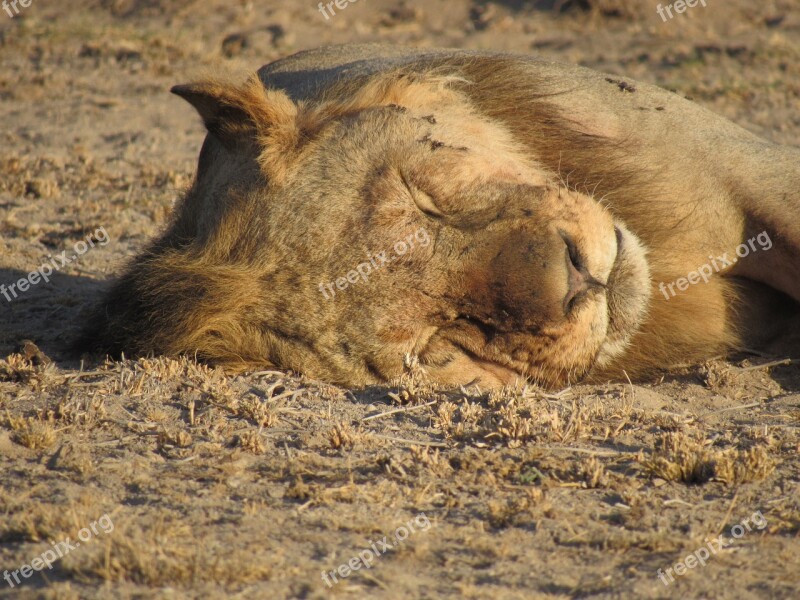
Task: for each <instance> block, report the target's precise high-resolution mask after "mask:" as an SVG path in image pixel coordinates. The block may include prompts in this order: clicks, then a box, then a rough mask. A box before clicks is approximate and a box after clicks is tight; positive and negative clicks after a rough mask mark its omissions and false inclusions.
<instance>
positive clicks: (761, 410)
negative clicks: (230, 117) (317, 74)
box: [0, 0, 800, 599]
mask: <svg viewBox="0 0 800 600" xmlns="http://www.w3.org/2000/svg"><path fill="white" fill-rule="evenodd" d="M15 4H16V3H15ZM29 4H30V6H29V7H27V8H26V7H22V6H21V5H19V4H16V5H17V8H19V10H20V14H19V15H17V16H15V17H14V18H11V17H9V16H7V14H6V13H5V11H0V120H1V122H2V126H0V283H5V284H10V283H13V282H16V281H17V280H19V279H20V277H23V276H26V275H27V273H29V272H30V271H33V270H35V269H37V268H38V267H39V266H40V265H44V264H52V263H51V262H50V261H51V259H50V258H49V257H50V256H52V257H53V259H52V260H59V259H58V257H59V256H60V255H61V253H62V252H63V251H66V255H65V256H66V258H67V259H69V262H68V263H67V264H65V265H63V266H62V267H61V268H60V270H59V271H57V272H55V273H53V274H52V276H51V277H50V278H49V279H50V281H49V282H40V283H39V284H38V285H35V286H33V287H31V289H29V290H26V291H24V292H23V291H20V292H19V296H18V297H17V298H13V297H12V298H11V301H7V300H6V299H5V298H3V297H2V296H0V357H6V358H5V360H0V577H3V576H4V575H5V572H6V571H8V572H9V573H8V577H9V579H0V597H8V598H12V597H13V598H40V597H42V598H64V599H68V598H70V599H71V598H134V597H135V598H200V597H230V598H327V597H341V598H364V597H370V598H493V599H505V598H677V597H681V598H798V597H800V460H798V453H799V452H800V435H798V433H799V431H800V363H798V362H797V361H795V362H792V361H790V360H787V361H783V360H782V359H791V358H800V357H797V356H794V357H793V356H790V355H786V356H765V355H759V354H754V353H750V354H742V355H740V356H736V357H729V358H728V359H716V360H713V361H711V362H709V363H707V364H704V365H687V366H686V367H685V368H682V369H678V370H674V371H672V372H669V373H665V374H664V376H663V377H660V378H659V379H658V380H656V381H647V382H634V383H628V382H625V383H621V384H620V383H613V384H609V385H606V386H594V387H588V386H578V387H572V388H570V389H568V390H564V391H562V392H559V393H557V394H546V393H544V392H542V391H541V390H537V389H534V388H525V389H519V390H513V391H507V392H504V393H502V394H486V393H483V392H482V391H481V390H478V389H461V390H455V391H454V390H436V389H431V388H430V387H429V386H427V385H426V384H425V383H424V381H421V379H420V378H419V377H418V376H417V375H415V374H413V373H412V374H410V375H409V376H408V378H407V379H406V380H403V381H400V382H397V384H396V385H394V386H391V387H386V388H372V389H367V390H344V389H340V388H335V387H332V386H328V385H324V384H321V383H319V382H315V381H310V380H307V379H304V378H301V377H292V376H288V375H286V374H283V373H276V372H263V373H256V374H251V375H247V376H239V377H230V376H227V375H225V374H224V373H221V372H219V371H215V370H213V369H210V368H208V367H206V366H203V365H198V364H196V363H194V362H192V361H190V360H168V359H163V358H155V359H141V360H125V361H121V362H107V363H101V364H88V363H87V364H78V363H76V362H74V361H70V359H69V357H68V356H67V355H66V354H65V346H66V344H67V343H68V341H69V340H70V339H71V337H72V336H73V335H74V334H75V332H76V329H77V327H78V325H79V324H80V322H81V319H82V318H85V311H86V308H87V306H89V305H90V304H91V303H92V302H93V301H94V300H95V299H96V298H97V297H98V294H100V293H101V291H102V289H103V288H104V287H105V285H107V283H106V282H107V280H108V279H109V278H110V277H112V276H113V275H114V274H115V273H118V272H119V271H120V269H121V267H122V265H123V264H124V261H125V260H126V259H127V258H128V257H130V256H131V255H132V254H133V253H134V252H135V251H136V250H137V249H139V248H141V247H142V245H143V244H144V242H145V241H146V240H147V239H148V238H150V237H151V236H153V235H154V234H155V233H156V232H158V231H159V229H160V228H161V227H163V226H164V224H165V221H166V218H167V215H168V213H169V211H170V208H171V206H172V204H173V202H174V201H175V198H176V197H177V196H178V194H179V193H180V191H181V190H182V189H183V188H184V187H185V186H186V185H187V184H188V183H189V182H190V181H191V178H192V174H193V170H194V166H195V161H196V156H197V154H198V152H199V148H200V143H201V141H202V138H203V129H202V125H201V123H200V122H199V119H198V118H197V117H196V115H195V114H194V112H193V110H191V109H190V107H189V106H188V105H186V104H185V102H183V101H182V100H180V99H178V98H177V97H174V96H171V95H170V94H169V93H168V89H169V87H170V86H171V85H173V84H175V83H181V82H186V81H188V80H190V79H192V78H193V77H194V76H195V75H197V74H198V72H200V71H202V70H204V69H217V70H219V69H221V70H225V71H235V72H242V73H243V74H244V73H247V72H248V71H251V70H254V69H256V68H258V67H259V66H261V65H262V64H264V63H266V62H269V61H271V60H274V59H276V58H279V57H281V56H283V55H286V54H289V53H292V52H295V51H298V50H301V49H305V48H309V47H314V46H317V45H322V44H327V43H344V42H353V41H383V42H392V43H404V44H410V45H416V46H425V47H427V46H454V47H463V48H493V49H498V50H508V51H515V52H529V53H538V54H540V55H542V56H545V57H548V58H552V59H555V60H560V61H565V62H575V63H580V64H583V65H586V66H590V67H593V68H597V69H600V70H604V71H607V72H609V73H613V74H616V75H623V76H625V77H626V78H631V80H639V81H647V82H652V83H656V84H659V85H662V86H664V87H667V88H673V89H676V90H679V91H680V92H682V93H684V94H686V95H688V96H691V97H693V98H694V99H695V100H696V101H697V102H699V103H701V104H703V105H704V106H707V107H709V108H711V109H712V110H715V111H717V112H719V113H721V114H723V115H725V116H727V117H729V118H731V119H732V120H734V121H736V122H737V123H739V124H741V125H742V126H744V127H745V128H747V129H749V130H751V131H753V132H755V133H757V134H759V135H761V136H763V137H766V138H768V139H771V140H774V141H777V142H781V143H786V144H798V140H800V0H766V1H765V2H753V1H752V0H748V1H745V0H727V1H726V2H721V1H720V0H708V1H707V6H705V7H704V6H702V5H701V4H697V6H695V7H692V8H687V9H686V11H685V12H684V13H681V14H678V13H676V12H675V11H674V10H673V15H674V16H673V18H672V19H668V20H666V21H663V20H662V18H661V17H659V16H658V14H657V13H656V5H657V3H656V2H655V1H654V0H653V1H650V0H647V1H641V2H634V1H629V2H625V1H624V0H578V1H570V0H560V1H555V2H549V3H547V2H539V3H530V2H520V1H511V0H509V1H507V2H492V3H488V2H481V1H475V2H471V1H468V0H412V1H408V2H405V3H401V2H397V1H394V0H360V1H359V2H357V3H354V4H352V5H349V6H347V8H345V9H344V10H341V11H339V12H337V14H336V15H335V16H334V17H332V18H329V19H328V20H326V19H325V17H324V16H323V15H322V14H321V13H320V12H319V11H318V10H317V7H316V2H314V1H313V0H308V1H307V2H297V1H292V2H277V1H274V0H272V1H265V2H252V1H250V0H229V1H228V2H222V1H220V0H207V1H204V2H200V1H193V0H141V1H137V0H100V1H97V0H94V1H89V0H78V1H71V2H55V1H54V0H32V2H29ZM9 6H11V5H9ZM10 10H12V12H13V9H11V8H10ZM87 239H89V240H91V244H89V243H87V242H86V240H87ZM79 254H80V256H78V255H79ZM24 340H32V341H33V343H26V342H24ZM34 343H35V345H34ZM776 361H782V362H777V363H776ZM92 528H94V529H92ZM720 535H722V536H724V538H723V539H722V540H718V538H719V536H720ZM384 536H385V539H384ZM715 542H716V545H715ZM724 542H729V543H724ZM709 544H711V545H710V546H709ZM387 546H389V547H388V548H387ZM723 546H724V547H723ZM690 555H692V557H691V558H687V557H689V556H690ZM40 557H41V559H46V561H47V562H50V564H51V565H52V568H47V565H46V564H45V563H44V562H43V561H42V560H41V559H40ZM701 559H702V560H701ZM367 563H369V568H367ZM677 563H682V564H681V565H678V564H677ZM703 563H704V564H703ZM26 565H31V566H32V567H33V568H35V567H37V566H38V567H39V570H38V571H36V570H33V568H30V567H26ZM20 569H21V571H20ZM668 569H672V570H671V571H669V575H667V570H668ZM659 570H661V571H660V573H661V576H659ZM13 571H16V572H17V575H14V574H13V573H12V572H13ZM348 571H350V572H348ZM323 573H325V574H326V575H324V576H323ZM26 575H29V577H26ZM15 576H16V577H17V578H18V581H19V583H17V581H15V580H14V577H15ZM670 577H671V578H672V580H670ZM329 584H330V585H329ZM12 585H13V587H12Z"/></svg>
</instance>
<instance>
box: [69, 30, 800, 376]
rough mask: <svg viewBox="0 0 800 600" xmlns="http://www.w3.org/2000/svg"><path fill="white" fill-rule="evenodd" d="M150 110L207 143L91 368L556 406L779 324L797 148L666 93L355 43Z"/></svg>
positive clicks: (96, 333) (488, 56) (794, 211)
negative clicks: (131, 364)
mask: <svg viewBox="0 0 800 600" xmlns="http://www.w3.org/2000/svg"><path fill="white" fill-rule="evenodd" d="M172 92H174V93H175V94H177V95H178V96H180V97H181V98H183V99H185V100H186V101H188V102H189V103H190V104H191V105H192V106H193V107H194V108H195V109H196V110H197V112H198V113H199V115H200V117H201V118H202V120H203V122H204V124H205V127H206V129H207V135H206V138H205V141H204V143H203V146H202V150H201V152H200V156H199V163H198V167H197V174H196V177H195V179H194V182H193V184H192V185H191V188H190V189H189V190H188V191H187V192H186V193H185V195H184V197H183V198H182V201H181V202H180V204H179V205H178V206H177V208H176V209H175V211H174V215H173V217H172V219H171V222H170V224H169V226H168V227H167V228H166V230H165V232H164V233H163V234H162V235H160V236H159V237H158V238H157V239H156V240H155V241H153V242H152V243H151V244H150V245H149V247H147V248H146V249H145V250H144V251H143V252H142V253H141V254H140V255H139V256H138V257H136V258H135V259H134V260H133V261H132V262H131V264H130V265H129V266H128V268H127V270H126V272H125V273H124V274H123V275H122V276H121V277H120V278H119V280H118V281H117V282H116V283H115V284H114V285H113V286H112V287H111V289H110V291H109V292H108V293H107V295H106V296H105V297H104V299H103V301H102V302H101V305H100V307H99V310H98V312H97V313H96V314H95V316H94V317H92V319H91V326H90V327H89V328H88V330H87V332H86V335H85V337H84V340H88V341H89V343H90V345H91V346H92V347H93V349H95V350H100V351H104V352H107V353H110V354H120V353H123V352H124V353H125V354H126V355H128V356H130V355H137V354H139V355H141V354H150V353H153V354H165V355H191V356H196V357H197V358H198V359H201V360H204V361H209V362H211V363H214V364H219V365H222V366H224V367H225V368H228V369H230V370H232V371H247V370H255V369H260V368H265V367H266V368H280V369H284V370H290V371H294V372H298V373H303V374H305V375H307V376H309V377H311V378H314V379H318V380H323V381H327V382H330V383H333V384H339V385H343V386H349V387H360V386H366V385H371V384H380V383H385V382H390V381H392V380H394V379H396V378H397V377H399V376H401V375H402V374H403V373H405V372H406V371H407V370H408V369H409V368H411V367H412V366H413V367H415V368H418V369H419V370H421V371H422V372H424V373H425V376H426V377H428V378H429V380H430V381H432V382H434V383H437V384H442V385H447V386H449V385H453V386H457V385H469V384H478V385H479V386H481V387H483V388H497V387H502V386H510V385H518V384H519V383H520V382H531V383H534V384H536V385H540V386H543V387H547V388H557V387H563V386H566V385H571V384H573V383H576V382H579V381H586V382H600V381H609V380H614V379H620V378H627V377H637V378H642V377H648V376H650V375H652V374H653V373H656V372H658V371H660V370H662V369H664V368H665V367H668V366H671V365H675V364H677V363H683V364H686V363H693V362H698V361H702V360H705V359H708V358H709V357H712V356H716V355H719V354H724V353H727V352H730V351H731V350H733V349H737V348H742V347H746V346H747V345H748V344H754V343H764V342H765V340H767V339H769V337H770V336H771V335H773V334H774V333H775V332H776V331H778V330H779V329H780V328H781V327H782V326H783V325H782V323H784V324H785V322H786V320H787V319H790V318H792V317H793V316H794V315H796V314H797V304H796V302H797V301H800V254H799V253H800V150H798V149H797V148H792V147H785V146H779V145H776V144H773V143H770V142H768V141H765V140H763V139H760V138H758V137H756V136H755V135H753V134H751V133H748V132H747V131H745V130H744V129H742V128H741V127H739V126H737V125H735V124H733V123H731V122H729V121H727V120H726V119H724V118H722V117H720V116H717V115H715V114H713V113H712V112H709V111H708V110H706V109H704V108H702V107H700V106H699V105H697V104H695V103H693V102H691V101H690V100H687V99H685V98H683V97H681V96H680V95H678V94H676V93H673V92H668V91H665V90H662V89H660V88H658V87H655V86H652V85H647V84H644V83H640V82H636V81H633V80H630V79H625V80H622V79H620V78H617V77H612V76H610V75H607V74H603V73H598V72H595V71H593V70H590V69H586V68H582V67H577V66H570V65H565V64H558V63H553V62H548V61H544V60H541V59H539V58H535V57H531V56H520V55H511V54H500V53H492V52H471V51H462V50H446V49H442V50H414V49H406V48H400V47H388V46H380V45H346V46H338V47H328V48H321V49H318V50H312V51H307V52H301V53H299V54H295V55H293V56H290V57H288V58H285V59H283V60H279V61H277V62H274V63H271V64H269V65H266V66H264V67H263V68H262V69H260V70H259V71H258V72H257V74H254V75H253V76H252V77H250V79H248V80H247V81H245V82H244V83H238V82H226V81H222V80H218V79H213V78H212V79H206V80H201V81H199V82H196V83H191V84H188V85H178V86H175V87H174V88H173V89H172ZM767 241H769V243H767ZM748 242H749V243H748ZM742 246H744V247H745V248H746V249H748V252H747V254H746V255H745V256H744V257H741V256H740V255H738V254H737V252H738V251H740V250H741V247H742ZM712 261H713V263H712ZM712 264H713V266H712Z"/></svg>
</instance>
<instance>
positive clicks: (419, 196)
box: [400, 171, 445, 218]
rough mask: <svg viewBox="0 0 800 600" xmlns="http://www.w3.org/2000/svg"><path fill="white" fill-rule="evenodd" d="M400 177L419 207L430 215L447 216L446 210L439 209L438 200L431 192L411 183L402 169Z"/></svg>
mask: <svg viewBox="0 0 800 600" xmlns="http://www.w3.org/2000/svg"><path fill="white" fill-rule="evenodd" d="M400 177H401V179H402V180H403V183H404V184H405V186H406V188H408V193H409V194H411V198H412V199H413V200H414V204H416V205H417V208H418V209H420V210H421V211H422V212H423V213H425V214H426V215H428V216H429V217H436V218H441V217H444V216H445V214H444V212H442V211H441V210H440V209H439V207H438V206H437V205H436V201H435V200H434V199H433V197H432V196H431V195H430V194H428V193H427V192H425V191H423V190H421V189H420V188H419V187H417V186H416V185H414V184H413V183H411V182H410V181H409V180H408V178H407V177H406V176H405V174H404V173H403V172H402V171H400Z"/></svg>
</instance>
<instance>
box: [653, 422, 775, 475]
mask: <svg viewBox="0 0 800 600" xmlns="http://www.w3.org/2000/svg"><path fill="white" fill-rule="evenodd" d="M640 461H641V462H642V463H643V464H644V467H645V469H646V470H647V471H648V472H649V473H650V474H652V475H653V476H655V477H661V478H662V479H665V480H667V481H681V482H684V483H693V484H702V483H706V482H708V481H712V480H713V481H722V482H724V483H726V484H729V485H733V484H740V483H746V482H750V481H760V480H762V479H764V478H766V477H768V476H769V475H770V474H771V473H772V472H773V471H774V470H775V466H776V461H775V460H774V459H773V458H772V457H771V456H770V454H769V451H768V450H767V449H766V448H765V447H763V446H754V447H752V448H749V449H747V450H739V449H737V448H729V449H726V450H715V449H713V448H711V447H710V442H708V441H706V440H705V439H702V438H700V439H698V438H696V437H693V436H690V435H687V434H684V433H674V432H670V433H667V434H665V435H663V436H662V437H661V438H660V439H659V441H658V442H657V444H656V447H655V450H654V452H653V453H652V454H650V455H649V456H647V457H643V458H641V459H640Z"/></svg>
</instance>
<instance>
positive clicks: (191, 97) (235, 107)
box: [170, 76, 299, 168]
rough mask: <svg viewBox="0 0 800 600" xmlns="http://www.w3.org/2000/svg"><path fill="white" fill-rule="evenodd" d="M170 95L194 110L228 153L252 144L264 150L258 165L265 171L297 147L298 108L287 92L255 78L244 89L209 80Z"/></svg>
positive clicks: (184, 87)
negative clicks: (175, 96)
mask: <svg viewBox="0 0 800 600" xmlns="http://www.w3.org/2000/svg"><path fill="white" fill-rule="evenodd" d="M170 91H171V92H172V93H173V94H176V95H178V96H180V97H181V98H183V99H184V100H186V101H187V102H189V104H191V105H192V106H194V107H195V109H196V110H197V112H198V113H200V116H201V117H202V119H203V122H204V123H205V125H206V129H208V131H209V133H211V134H212V135H213V136H214V137H216V138H217V139H218V140H219V141H220V142H221V143H222V144H223V145H224V146H225V147H226V148H227V149H229V150H232V151H235V150H236V149H238V148H242V147H243V146H246V145H249V144H251V143H252V142H256V143H257V144H258V145H259V146H261V156H260V158H259V162H260V163H261V164H262V166H264V167H265V168H267V167H269V166H270V165H271V163H272V162H273V159H275V158H276V157H279V156H283V157H284V158H285V157H286V153H287V152H290V151H291V150H292V149H293V148H294V147H295V146H296V145H297V142H298V140H299V132H298V129H297V112H298V110H297V105H296V104H295V103H294V102H292V100H291V99H290V98H289V97H288V96H287V95H286V94H285V93H284V92H282V91H279V90H271V89H267V88H265V87H264V85H263V84H262V83H261V80H260V79H258V77H256V76H254V77H252V78H250V79H249V80H248V81H247V82H246V83H245V84H243V85H230V84H224V83H220V82H217V81H214V80H208V81H201V82H198V83H190V84H185V85H176V86H174V87H173V88H172V89H171V90H170Z"/></svg>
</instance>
